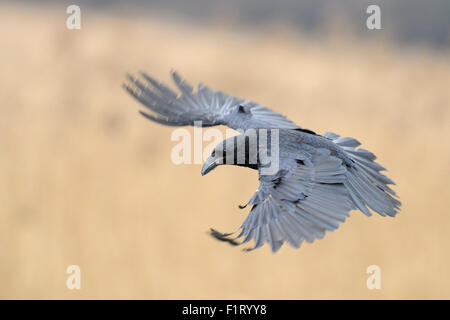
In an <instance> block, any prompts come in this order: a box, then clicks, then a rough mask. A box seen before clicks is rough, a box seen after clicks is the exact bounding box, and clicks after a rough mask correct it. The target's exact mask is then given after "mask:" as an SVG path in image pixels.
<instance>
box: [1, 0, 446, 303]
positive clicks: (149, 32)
mask: <svg viewBox="0 0 450 320" xmlns="http://www.w3.org/2000/svg"><path fill="white" fill-rule="evenodd" d="M119 11H120V10H119ZM119 11H118V12H102V10H89V9H83V6H82V28H81V30H68V29H66V27H65V21H66V18H67V14H66V13H65V6H62V5H60V6H57V5H49V6H42V7H40V8H38V7H34V6H32V5H30V4H20V5H17V4H16V5H12V4H5V3H3V4H1V5H0V21H1V22H0V23H1V26H2V27H1V28H0V39H1V42H2V45H1V50H0V60H1V61H2V71H1V78H2V80H1V86H0V101H1V107H0V257H1V262H0V298H4V299H10V298H25V299H28V298H38V299H46V298H62V299H80V298H121V299H122V298H124V299H128V298H136V299H168V298H171V299H317V298H318V299H366V298H368V299H381V298H387V299H393V298H395V299H397V298H402V299H413V298H425V299H442V298H446V299H449V298H450V277H449V276H448V270H449V269H450V256H449V252H450V239H449V226H450V212H449V206H450V187H449V181H450V171H449V165H450V149H449V144H448V141H447V140H448V138H449V136H450V126H449V121H450V110H449V103H450V90H449V88H450V59H449V58H450V54H449V50H448V48H446V47H444V48H443V47H440V48H431V47H430V46H427V45H423V46H421V45H417V46H416V45H415V46H413V47H405V46H402V45H397V44H396V43H395V41H392V39H389V37H388V36H381V37H380V36H370V38H367V37H358V36H355V35H353V33H352V32H350V31H349V30H348V29H347V28H346V27H345V26H343V25H341V24H339V23H333V27H330V28H329V29H328V32H323V34H322V35H321V36H320V37H316V36H312V35H311V34H308V33H301V32H298V31H297V29H296V28H295V27H292V26H291V25H290V24H289V23H283V22H282V21H278V22H274V23H271V24H269V25H268V26H267V27H266V28H264V29H259V28H250V27H242V28H241V27H240V25H234V24H233V23H227V22H226V21H227V20H226V19H225V18H223V17H222V19H220V15H217V17H218V18H217V19H215V21H216V22H215V23H211V24H209V25H208V27H205V26H204V25H203V24H196V23H195V21H188V20H182V19H180V20H177V19H176V18H173V17H170V16H169V15H166V14H159V15H158V14H150V15H144V14H140V13H136V12H134V13H133V12H132V11H127V12H126V14H120V12H119ZM386 28H388V26H387V27H386ZM171 69H176V70H178V71H179V72H180V73H181V75H182V76H184V77H185V78H186V79H187V80H188V81H190V82H191V83H192V84H196V83H197V82H202V83H205V84H207V85H208V86H210V87H211V88H214V89H220V90H223V91H224V92H227V93H230V94H233V95H236V96H239V97H243V98H248V99H251V100H254V101H257V102H259V103H261V104H263V105H266V106H268V107H270V108H272V109H274V110H276V111H279V112H281V113H283V114H285V115H286V116H288V117H289V118H290V119H292V120H293V121H294V122H296V123H298V124H299V125H300V126H302V127H304V128H309V129H312V130H314V131H316V132H318V133H325V132H326V131H332V132H336V133H338V134H340V135H342V136H351V137H355V138H357V139H358V140H359V141H361V142H362V144H363V146H362V147H364V148H366V149H369V150H371V151H373V152H374V153H375V154H376V155H377V156H378V158H379V162H380V163H381V164H382V165H383V166H385V167H386V168H387V169H388V170H389V171H388V176H389V177H390V178H392V179H393V180H394V181H395V182H396V183H397V186H396V187H395V190H396V191H397V192H398V194H399V196H400V199H401V201H402V203H403V205H402V210H401V213H400V214H399V215H398V216H397V217H396V218H394V219H392V218H383V217H380V216H378V215H374V216H372V217H370V218H368V217H366V216H364V215H363V214H362V213H360V212H357V211H353V212H352V213H351V217H350V218H349V219H348V220H347V222H345V223H344V224H342V225H341V227H340V228H339V229H338V230H336V231H335V232H332V233H327V235H326V236H325V238H324V239H323V240H320V241H316V242H314V243H313V244H303V245H302V247H301V248H300V249H299V250H295V249H293V248H291V247H289V246H288V245H284V246H283V248H282V249H281V250H280V251H279V252H278V253H277V254H275V255H274V254H271V252H270V249H269V248H268V247H267V246H264V247H263V248H261V249H258V250H256V251H253V252H250V253H245V252H242V251H241V250H240V249H241V248H240V247H238V248H236V247H232V246H229V245H228V244H226V243H222V242H219V241H216V240H214V239H213V238H211V237H210V236H209V235H208V234H207V231H208V230H209V228H210V227H215V228H217V229H218V230H220V231H224V232H226V231H233V230H235V228H236V227H238V226H239V225H240V224H241V223H242V222H243V220H244V218H245V216H246V215H247V213H248V209H247V210H239V209H238V208H237V205H238V204H243V203H245V202H246V201H247V200H248V199H249V198H250V197H251V195H252V194H253V192H254V191H255V189H256V188H257V185H258V181H257V175H256V172H252V171H251V170H248V169H245V168H240V167H232V166H228V167H221V168H219V169H217V170H215V171H214V172H213V173H211V174H210V175H208V176H205V177H201V175H200V169H201V166H200V165H180V166H176V165H174V164H172V162H171V161H170V152H171V148H172V147H173V146H174V145H175V142H172V141H170V136H171V132H172V130H173V128H169V127H163V126H160V125H157V124H155V123H150V122H148V121H146V120H145V119H144V118H143V117H141V116H140V115H139V114H138V113H137V110H139V109H140V108H141V106H140V105H139V104H138V103H137V102H136V101H135V100H133V99H132V98H131V97H130V96H128V95H127V93H126V92H125V91H124V90H123V89H122V88H121V83H122V81H123V80H124V75H125V74H126V73H127V72H136V71H139V70H144V71H146V72H148V73H149V74H151V75H153V76H155V77H156V78H157V79H159V80H161V81H164V82H166V83H169V81H170V77H169V71H170V70H171ZM189 130H192V128H189ZM72 264H75V265H79V266H80V268H81V289H80V290H68V289H67V288H66V279H67V277H68V274H66V268H67V267H68V266H69V265H72ZM372 264H375V265H378V266H380V268H381V275H382V288H381V290H368V289H367V288H366V279H367V277H368V275H367V274H366V268H367V267H368V266H369V265H372Z"/></svg>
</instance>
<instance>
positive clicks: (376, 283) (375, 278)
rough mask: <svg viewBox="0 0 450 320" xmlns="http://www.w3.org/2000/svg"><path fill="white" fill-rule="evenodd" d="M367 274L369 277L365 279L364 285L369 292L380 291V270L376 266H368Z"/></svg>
mask: <svg viewBox="0 0 450 320" xmlns="http://www.w3.org/2000/svg"><path fill="white" fill-rule="evenodd" d="M366 273H367V274H370V276H369V277H368V278H367V281H366V285H367V289H369V290H374V289H377V290H380V289H381V269H380V267H379V266H377V265H374V264H373V265H370V266H368V267H367V270H366Z"/></svg>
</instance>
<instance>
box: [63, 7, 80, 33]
mask: <svg viewBox="0 0 450 320" xmlns="http://www.w3.org/2000/svg"><path fill="white" fill-rule="evenodd" d="M66 13H67V14H70V16H68V17H67V20H66V27H67V29H69V30H74V29H77V30H79V29H81V8H80V7H79V6H77V5H75V4H72V5H70V6H68V7H67V9H66Z"/></svg>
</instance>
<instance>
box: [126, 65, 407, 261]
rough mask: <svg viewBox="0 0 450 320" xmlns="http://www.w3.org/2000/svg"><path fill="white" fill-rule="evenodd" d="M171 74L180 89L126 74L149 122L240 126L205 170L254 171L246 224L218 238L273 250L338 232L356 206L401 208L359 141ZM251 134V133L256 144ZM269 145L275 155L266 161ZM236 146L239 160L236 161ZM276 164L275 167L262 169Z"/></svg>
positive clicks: (385, 210)
mask: <svg viewBox="0 0 450 320" xmlns="http://www.w3.org/2000/svg"><path fill="white" fill-rule="evenodd" d="M172 78H173V81H174V82H175V84H176V86H177V87H178V89H179V91H180V92H181V94H178V93H176V92H174V91H173V90H172V89H170V88H169V87H167V86H166V85H164V84H162V83H160V82H158V81H157V80H155V79H154V78H152V77H150V76H149V75H147V74H146V73H144V72H140V77H134V76H132V75H127V81H126V82H125V83H124V85H123V87H124V88H125V89H126V90H127V91H128V92H129V93H130V94H131V95H132V96H133V97H134V98H135V99H136V100H138V101H139V102H140V103H141V104H142V105H144V106H145V107H146V108H147V109H148V110H149V111H150V113H148V112H144V111H140V113H141V114H142V115H143V116H144V117H146V118H147V119H150V120H152V121H154V122H157V123H160V124H163V125H167V126H185V125H198V123H197V122H198V121H201V125H202V126H204V127H207V126H215V125H226V126H228V127H230V128H232V129H235V130H239V131H242V133H241V134H240V135H237V136H235V137H232V138H229V139H226V140H224V141H223V142H222V143H219V144H218V145H217V146H216V147H215V148H214V150H213V152H212V154H211V156H210V157H209V158H208V159H207V160H206V161H205V163H204V165H203V167H202V175H205V174H207V173H208V172H210V171H211V170H213V169H214V168H216V167H217V166H219V165H222V164H232V165H240V166H245V167H248V168H250V169H254V170H258V174H259V182H260V184H259V188H258V189H257V190H256V192H255V194H254V195H253V197H252V198H251V199H250V200H249V201H248V203H247V204H246V205H245V206H242V207H241V206H240V208H244V207H246V206H247V205H251V206H252V208H251V210H250V213H249V215H248V216H247V218H246V219H245V221H244V223H243V224H242V225H241V226H240V227H239V228H238V229H237V230H236V231H235V232H233V233H228V234H224V233H220V232H218V231H216V230H214V229H211V235H212V236H214V237H215V238H217V239H219V240H222V241H227V242H229V243H231V244H233V245H240V244H243V243H246V242H248V241H250V240H252V239H253V240H254V247H253V248H251V249H249V250H253V249H256V248H259V247H261V246H262V245H263V244H265V243H266V242H267V243H268V244H269V245H270V247H271V250H272V252H276V251H278V250H279V249H280V247H281V246H282V245H283V243H284V242H288V243H289V244H290V245H291V246H293V247H295V248H298V247H300V245H301V244H302V242H303V241H307V242H310V243H311V242H313V241H314V240H315V239H316V238H318V239H321V238H323V236H324V235H325V231H327V230H328V231H333V230H335V229H337V228H338V226H339V222H344V221H345V219H346V217H348V216H349V212H350V211H351V210H353V209H359V210H360V211H362V212H363V213H364V214H366V215H367V216H370V215H371V213H370V211H369V208H370V209H371V210H373V211H375V212H377V213H378V214H380V215H382V216H386V215H387V216H390V217H394V216H395V215H396V214H397V213H398V211H399V209H400V206H401V203H400V201H399V200H398V197H397V195H396V193H395V192H394V191H393V190H392V189H391V188H390V187H389V186H388V185H393V184H395V183H394V182H393V181H392V180H391V179H389V178H388V177H386V176H385V175H383V174H382V173H380V171H383V170H386V169H385V168H384V167H382V166H381V165H379V164H378V163H376V162H375V159H376V156H375V155H374V154H373V153H372V152H370V151H367V150H365V149H362V148H358V149H357V147H358V146H359V145H360V143H359V142H358V141H357V140H356V139H353V138H343V137H339V136H338V135H337V134H334V133H331V132H327V133H325V134H324V135H318V134H316V133H315V132H313V131H311V130H308V129H303V128H301V127H299V126H298V125H296V124H295V123H293V122H292V121H290V120H288V119H287V118H286V117H284V116H283V115H281V114H279V113H277V112H274V111H272V110H270V109H269V108H267V107H264V106H261V105H259V104H257V103H255V102H252V101H247V100H243V99H240V98H236V97H233V96H230V95H227V94H225V93H223V92H221V91H212V90H211V89H209V88H208V87H206V86H204V85H202V84H199V85H198V87H197V90H194V88H193V87H192V86H191V85H189V84H188V83H187V82H186V81H185V80H183V79H182V78H181V77H180V76H179V75H178V73H176V72H175V71H172ZM275 136H276V138H277V139H272V138H274V137H275ZM252 138H256V139H255V141H256V142H255V143H254V145H255V146H256V147H255V148H252V145H251V143H250V142H251V141H252ZM274 144H276V146H277V151H278V152H277V157H275V158H274V157H272V158H271V162H270V163H269V162H268V160H267V159H268V154H269V153H271V152H272V147H273V146H274ZM249 145H250V146H249ZM240 151H241V152H242V155H243V157H242V159H241V160H242V161H237V156H236V155H237V154H238V155H239V152H240ZM272 156H273V154H272ZM275 162H276V163H275ZM273 164H276V167H275V168H276V170H275V172H267V169H268V167H269V165H270V166H272V165H273ZM264 170H266V171H264ZM237 232H239V233H238V234H237V235H236V236H234V237H231V236H232V235H234V234H235V233H237ZM239 239H242V241H240V242H238V240H239Z"/></svg>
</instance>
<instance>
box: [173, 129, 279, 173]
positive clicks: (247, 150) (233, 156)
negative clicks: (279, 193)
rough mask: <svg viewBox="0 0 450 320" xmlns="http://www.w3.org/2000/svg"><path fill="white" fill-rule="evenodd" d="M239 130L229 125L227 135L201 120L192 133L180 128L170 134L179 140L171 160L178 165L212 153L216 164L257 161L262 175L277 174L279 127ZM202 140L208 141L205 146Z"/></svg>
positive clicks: (200, 160) (201, 158) (201, 160)
mask: <svg viewBox="0 0 450 320" xmlns="http://www.w3.org/2000/svg"><path fill="white" fill-rule="evenodd" d="M237 131H238V132H239V133H240V134H239V135H236V131H234V130H231V129H227V130H226V134H225V139H224V135H223V134H222V131H220V130H219V129H217V128H207V129H203V127H202V122H201V121H196V122H195V123H194V133H193V137H192V134H191V132H190V131H189V130H187V129H184V128H177V129H175V130H174V131H173V132H172V135H171V140H172V141H175V142H177V144H175V145H174V146H173V148H172V151H171V160H172V162H173V163H174V164H176V165H179V164H192V163H194V164H202V163H203V162H204V161H207V160H208V159H209V158H211V157H212V156H213V157H214V158H215V159H214V161H215V163H216V164H237V165H242V164H248V165H256V164H258V165H259V167H260V172H261V175H272V174H275V173H276V172H277V171H278V169H279V153H280V150H279V129H248V130H245V131H244V130H237ZM203 142H207V143H208V144H207V145H206V146H205V147H203ZM192 150H193V155H192ZM210 160H211V159H210Z"/></svg>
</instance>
